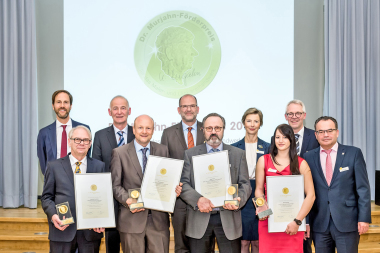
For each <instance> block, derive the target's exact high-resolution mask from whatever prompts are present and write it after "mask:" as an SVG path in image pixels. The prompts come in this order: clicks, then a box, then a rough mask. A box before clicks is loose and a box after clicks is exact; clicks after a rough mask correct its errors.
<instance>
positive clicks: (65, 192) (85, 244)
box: [41, 126, 104, 253]
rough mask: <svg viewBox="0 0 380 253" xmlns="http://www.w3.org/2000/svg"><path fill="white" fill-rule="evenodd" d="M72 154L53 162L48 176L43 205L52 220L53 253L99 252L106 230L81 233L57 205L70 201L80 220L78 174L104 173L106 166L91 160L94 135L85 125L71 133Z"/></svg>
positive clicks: (71, 208) (51, 238)
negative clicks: (64, 221) (60, 214)
mask: <svg viewBox="0 0 380 253" xmlns="http://www.w3.org/2000/svg"><path fill="white" fill-rule="evenodd" d="M68 139H69V140H68V142H69V145H70V147H71V154H69V155H67V156H65V157H63V158H60V159H58V160H54V161H50V162H49V163H48V165H47V169H46V173H45V184H44V189H43V192H42V197H41V204H42V208H43V209H44V212H45V213H46V215H47V217H48V221H49V222H48V223H49V240H50V252H52V253H66V252H67V253H74V252H75V250H76V249H77V248H78V250H79V252H89V253H95V252H99V247H100V241H101V238H102V237H103V231H104V228H93V229H91V230H77V227H76V224H71V225H63V224H62V221H61V220H60V219H59V217H58V215H57V210H56V207H55V205H57V204H61V203H63V202H66V201H67V202H69V206H70V211H71V214H72V216H73V218H74V221H76V220H77V219H76V208H75V191H74V173H101V172H104V163H103V162H101V161H98V160H95V159H92V158H89V157H87V156H86V155H87V152H88V150H89V148H90V146H91V132H90V130H89V129H88V128H87V127H85V126H77V127H75V128H72V129H71V130H70V132H69V138H68Z"/></svg>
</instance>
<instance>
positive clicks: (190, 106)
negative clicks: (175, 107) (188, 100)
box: [179, 105, 197, 109]
mask: <svg viewBox="0 0 380 253" xmlns="http://www.w3.org/2000/svg"><path fill="white" fill-rule="evenodd" d="M179 107H181V108H182V109H187V108H190V109H194V108H195V107H197V105H180V106H179Z"/></svg>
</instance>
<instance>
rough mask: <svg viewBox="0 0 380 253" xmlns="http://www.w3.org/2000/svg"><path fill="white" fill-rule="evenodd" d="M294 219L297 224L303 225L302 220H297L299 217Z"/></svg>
mask: <svg viewBox="0 0 380 253" xmlns="http://www.w3.org/2000/svg"><path fill="white" fill-rule="evenodd" d="M294 221H295V222H296V224H297V225H298V226H301V224H302V221H300V220H297V219H294Z"/></svg>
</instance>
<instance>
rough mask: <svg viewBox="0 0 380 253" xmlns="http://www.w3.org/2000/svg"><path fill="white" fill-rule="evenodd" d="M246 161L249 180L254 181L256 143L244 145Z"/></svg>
mask: <svg viewBox="0 0 380 253" xmlns="http://www.w3.org/2000/svg"><path fill="white" fill-rule="evenodd" d="M245 151H246V152H245V153H246V155H247V156H246V160H247V164H248V176H249V179H255V171H256V158H257V153H256V152H257V142H255V143H245Z"/></svg>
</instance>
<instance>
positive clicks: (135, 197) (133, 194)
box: [131, 190, 140, 199]
mask: <svg viewBox="0 0 380 253" xmlns="http://www.w3.org/2000/svg"><path fill="white" fill-rule="evenodd" d="M139 196H140V193H139V191H136V190H134V191H132V192H131V197H132V198H134V199H137V198H138V197H139Z"/></svg>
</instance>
